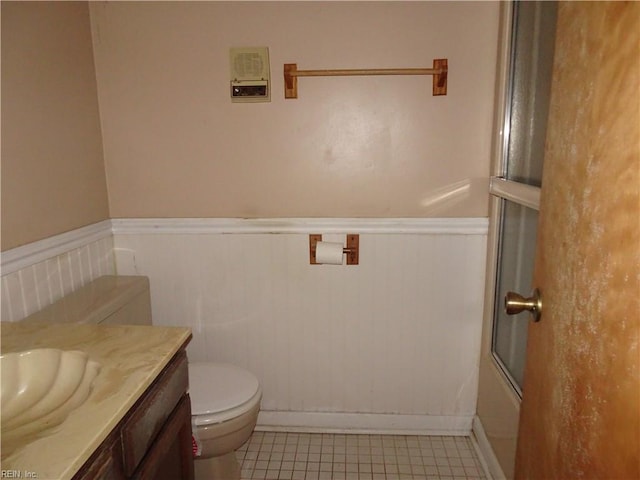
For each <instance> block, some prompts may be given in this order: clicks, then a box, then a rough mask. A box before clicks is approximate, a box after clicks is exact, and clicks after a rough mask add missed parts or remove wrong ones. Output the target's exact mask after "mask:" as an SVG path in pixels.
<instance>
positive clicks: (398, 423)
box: [256, 410, 473, 436]
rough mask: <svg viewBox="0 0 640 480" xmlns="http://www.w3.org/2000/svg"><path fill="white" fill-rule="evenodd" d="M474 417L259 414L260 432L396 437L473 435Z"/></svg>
mask: <svg viewBox="0 0 640 480" xmlns="http://www.w3.org/2000/svg"><path fill="white" fill-rule="evenodd" d="M472 421H473V416H472V415H459V416H438V415H395V414H372V413H323V412H283V411H268V410H267V411H260V414H259V415H258V425H257V426H256V430H259V431H283V432H309V433H368V434H394V435H452V436H468V435H470V433H471V425H472Z"/></svg>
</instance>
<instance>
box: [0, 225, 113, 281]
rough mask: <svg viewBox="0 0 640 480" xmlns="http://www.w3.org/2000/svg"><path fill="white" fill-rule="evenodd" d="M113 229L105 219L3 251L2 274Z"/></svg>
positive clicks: (95, 239)
mask: <svg viewBox="0 0 640 480" xmlns="http://www.w3.org/2000/svg"><path fill="white" fill-rule="evenodd" d="M111 229H112V227H111V220H104V221H102V222H98V223H94V224H91V225H87V226H86V227H80V228H76V229H75V230H71V231H69V232H65V233H61V234H59V235H54V236H52V237H48V238H45V239H43V240H38V241H35V242H31V243H28V244H26V245H23V246H20V247H16V248H12V249H11V250H7V251H5V252H2V255H1V258H2V260H1V267H0V268H2V275H7V274H9V273H13V272H17V271H18V270H20V269H22V268H26V267H30V266H31V265H34V264H36V263H39V262H42V261H44V260H48V259H49V258H52V257H55V256H57V255H61V254H63V253H66V252H68V251H70V250H74V249H76V248H81V247H84V246H85V245H88V244H90V243H92V242H97V241H98V240H102V239H103V238H106V237H109V236H111V235H112V232H111Z"/></svg>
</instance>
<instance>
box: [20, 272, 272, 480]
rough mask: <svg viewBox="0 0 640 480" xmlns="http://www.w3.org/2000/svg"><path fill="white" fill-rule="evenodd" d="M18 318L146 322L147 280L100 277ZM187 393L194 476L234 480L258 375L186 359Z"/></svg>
mask: <svg viewBox="0 0 640 480" xmlns="http://www.w3.org/2000/svg"><path fill="white" fill-rule="evenodd" d="M23 321H39V322H42V321H48V322H55V323H102V324H106V325H109V324H111V325H114V324H119V325H125V324H137V325H151V296H150V292H149V279H148V278H147V277H141V276H104V277H100V278H98V279H96V280H94V281H92V282H90V283H89V284H87V285H85V286H84V287H82V288H80V289H78V290H76V291H75V292H73V293H71V294H69V295H67V296H65V297H63V298H61V299H60V300H58V301H57V302H55V303H54V304H52V305H50V306H48V307H46V308H44V309H43V310H40V311H39V312H37V313H34V314H33V315H31V316H30V317H27V318H26V319H24V320H23ZM189 396H190V397H191V424H192V430H193V434H194V438H195V439H197V443H198V444H199V445H200V447H201V448H200V456H198V457H196V458H195V460H194V465H195V478H196V480H236V479H239V478H240V465H239V463H238V461H237V460H236V456H235V450H236V449H238V448H239V447H240V446H242V445H243V444H244V443H245V442H246V441H247V440H248V439H249V437H250V436H251V433H252V432H253V429H254V428H255V426H256V422H257V419H258V412H259V410H260V400H261V398H262V389H261V387H260V383H259V382H258V379H257V378H256V377H255V376H254V375H253V374H251V373H250V372H248V371H247V370H244V369H242V368H240V367H237V366H234V365H231V364H226V363H207V362H190V363H189Z"/></svg>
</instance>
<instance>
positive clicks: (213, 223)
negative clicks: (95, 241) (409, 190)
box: [111, 218, 489, 235]
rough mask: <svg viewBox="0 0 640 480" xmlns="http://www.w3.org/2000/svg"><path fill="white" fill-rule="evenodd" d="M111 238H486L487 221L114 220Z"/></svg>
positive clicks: (471, 219) (460, 219) (365, 219)
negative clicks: (359, 235) (276, 235)
mask: <svg viewBox="0 0 640 480" xmlns="http://www.w3.org/2000/svg"><path fill="white" fill-rule="evenodd" d="M111 223H112V225H113V233H114V234H115V235H139V234H252V233H253V234H259V233H261V234H265V233H280V234H282V233H298V234H308V233H327V234H328V233H340V234H343V233H362V234H367V233H368V234H379V233H389V234H453V235H456V234H457V235H486V234H487V231H488V225H489V221H488V219H487V218H255V219H245V218H115V219H113V220H111Z"/></svg>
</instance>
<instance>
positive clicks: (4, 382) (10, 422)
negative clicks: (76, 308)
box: [0, 348, 100, 441]
mask: <svg viewBox="0 0 640 480" xmlns="http://www.w3.org/2000/svg"><path fill="white" fill-rule="evenodd" d="M99 371H100V364H98V363H97V362H94V361H93V360H90V359H89V356H88V355H87V354H86V353H84V352H80V351H64V350H57V349H53V348H42V349H34V350H29V351H24V352H18V353H9V354H6V355H0V373H1V376H0V381H1V388H0V405H1V411H0V422H1V425H2V440H3V441H5V440H9V439H10V438H16V437H21V436H23V435H28V434H32V433H34V432H39V431H42V430H45V429H47V428H49V427H53V426H55V425H58V424H60V423H62V422H63V421H64V420H65V419H66V418H67V415H69V413H70V412H71V411H72V410H74V409H75V408H77V407H79V406H80V405H82V403H84V401H85V400H86V399H87V397H88V396H89V393H90V392H91V385H92V383H93V380H94V379H95V378H96V375H98V372H99Z"/></svg>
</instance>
